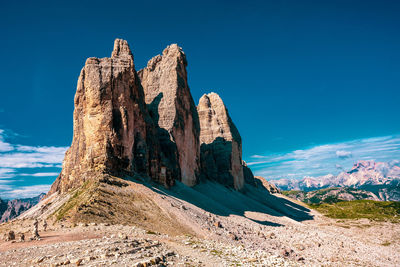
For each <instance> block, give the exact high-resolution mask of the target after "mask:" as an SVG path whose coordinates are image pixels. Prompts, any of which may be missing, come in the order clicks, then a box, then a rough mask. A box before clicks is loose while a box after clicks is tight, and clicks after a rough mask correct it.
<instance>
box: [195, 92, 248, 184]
mask: <svg viewBox="0 0 400 267" xmlns="http://www.w3.org/2000/svg"><path fill="white" fill-rule="evenodd" d="M197 111H198V113H199V118H200V129H201V130H200V143H201V167H202V171H203V173H204V175H205V176H206V178H207V179H211V180H216V181H218V182H220V183H222V184H225V185H227V186H231V187H234V188H235V189H237V190H240V189H242V188H243V185H244V175H243V166H242V139H241V137H240V134H239V131H238V130H237V128H236V126H235V125H234V124H233V122H232V119H231V118H230V116H229V114H228V111H227V109H226V107H225V105H224V103H223V102H222V99H221V98H220V97H219V95H217V94H216V93H210V94H205V95H203V96H202V97H201V98H200V101H199V105H198V106H197Z"/></svg>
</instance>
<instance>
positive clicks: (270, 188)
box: [254, 176, 281, 194]
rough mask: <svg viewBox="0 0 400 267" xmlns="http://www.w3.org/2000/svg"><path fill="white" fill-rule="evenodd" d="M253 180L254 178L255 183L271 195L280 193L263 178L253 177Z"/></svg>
mask: <svg viewBox="0 0 400 267" xmlns="http://www.w3.org/2000/svg"><path fill="white" fill-rule="evenodd" d="M254 178H256V181H257V183H258V184H259V185H260V186H262V187H264V188H265V189H267V190H268V191H269V192H270V193H271V194H275V193H281V190H279V189H278V188H277V187H276V186H275V185H274V184H273V183H270V182H268V181H267V180H265V178H264V177H261V176H254Z"/></svg>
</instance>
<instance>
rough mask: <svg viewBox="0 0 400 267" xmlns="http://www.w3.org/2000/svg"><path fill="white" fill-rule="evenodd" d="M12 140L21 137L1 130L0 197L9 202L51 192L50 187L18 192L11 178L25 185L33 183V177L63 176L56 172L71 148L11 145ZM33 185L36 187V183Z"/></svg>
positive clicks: (21, 188)
mask: <svg viewBox="0 0 400 267" xmlns="http://www.w3.org/2000/svg"><path fill="white" fill-rule="evenodd" d="M10 136H11V137H14V138H15V137H18V135H17V134H14V133H12V132H11V134H10V131H7V134H6V132H5V131H4V130H2V129H0V195H5V196H6V197H7V198H12V197H26V196H27V195H29V194H34V193H37V192H36V191H34V190H39V189H40V190H42V189H43V188H45V187H44V186H47V187H46V188H48V185H41V186H42V187H34V186H30V187H20V188H14V186H13V185H14V184H15V182H16V180H13V179H11V178H13V177H17V176H18V177H21V178H20V180H19V182H21V181H28V180H30V179H33V177H52V176H54V177H57V176H58V174H59V172H56V171H57V169H60V168H61V163H62V161H63V159H64V154H65V151H66V150H67V147H56V146H26V145H20V144H15V143H10V142H7V141H6V139H8V138H10ZM26 168H29V169H31V170H32V171H33V172H32V173H28V171H26V170H24V169H26ZM48 168H51V169H48ZM36 180H38V179H35V181H36ZM38 181H39V180H38ZM29 184H32V180H31V181H30V182H29ZM40 190H39V191H40ZM46 190H47V189H46ZM2 191H4V192H2ZM39 193H41V192H39Z"/></svg>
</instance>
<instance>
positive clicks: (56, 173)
mask: <svg viewBox="0 0 400 267" xmlns="http://www.w3.org/2000/svg"><path fill="white" fill-rule="evenodd" d="M58 174H59V173H58V172H38V173H20V174H18V175H20V176H33V177H49V176H58Z"/></svg>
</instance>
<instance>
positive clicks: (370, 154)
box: [247, 135, 400, 179]
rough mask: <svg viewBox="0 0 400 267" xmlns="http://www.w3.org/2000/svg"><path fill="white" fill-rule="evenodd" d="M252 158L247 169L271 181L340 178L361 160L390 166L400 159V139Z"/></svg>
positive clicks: (391, 137) (348, 143)
mask: <svg viewBox="0 0 400 267" xmlns="http://www.w3.org/2000/svg"><path fill="white" fill-rule="evenodd" d="M251 158H252V159H253V160H250V161H248V162H247V165H248V166H251V168H252V170H253V171H254V172H255V173H256V174H257V175H261V176H265V177H266V178H267V179H279V178H285V177H288V176H289V175H288V174H289V173H290V174H295V177H294V178H303V177H304V176H321V175H326V174H329V173H333V174H337V173H339V172H340V171H341V168H342V169H349V168H351V166H352V165H353V164H354V163H355V162H356V161H358V160H367V159H372V160H375V161H386V162H389V161H391V160H396V159H400V135H394V136H384V137H374V138H366V139H356V140H352V141H347V142H342V143H335V144H325V145H319V146H314V147H311V148H307V149H301V150H294V151H292V152H289V153H283V154H269V155H263V156H260V157H251ZM257 159H258V160H257ZM339 166H340V167H339Z"/></svg>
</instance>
